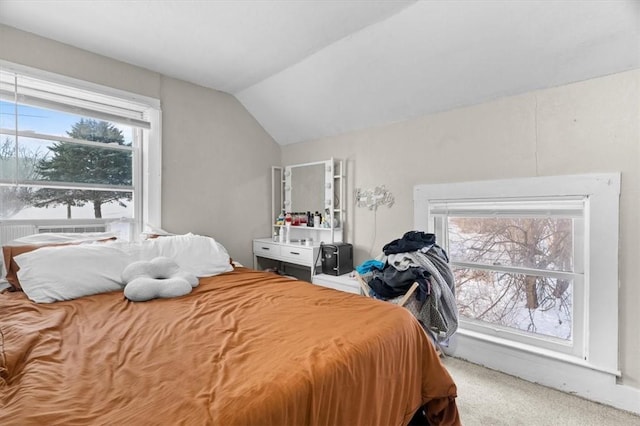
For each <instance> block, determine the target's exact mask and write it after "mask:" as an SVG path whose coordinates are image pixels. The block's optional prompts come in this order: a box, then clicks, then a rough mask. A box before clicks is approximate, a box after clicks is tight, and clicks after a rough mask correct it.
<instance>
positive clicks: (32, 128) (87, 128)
mask: <svg viewBox="0 0 640 426" xmlns="http://www.w3.org/2000/svg"><path fill="white" fill-rule="evenodd" d="M10 106H11V113H10V115H11V116H13V114H14V112H13V104H10ZM104 123H107V124H104ZM2 127H4V126H2ZM11 128H15V126H13V127H11ZM18 130H20V131H26V132H34V133H40V134H45V135H52V136H64V137H70V138H75V139H85V140H89V141H96V142H109V143H119V144H121V145H131V144H132V141H133V128H132V127H130V126H126V125H123V124H117V123H110V122H105V121H102V120H96V119H93V118H90V117H83V116H80V115H75V114H69V113H66V112H62V111H53V110H49V109H45V108H39V107H32V106H29V105H18ZM118 131H119V132H118Z"/></svg>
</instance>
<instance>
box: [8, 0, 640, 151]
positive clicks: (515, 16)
mask: <svg viewBox="0 0 640 426" xmlns="http://www.w3.org/2000/svg"><path fill="white" fill-rule="evenodd" d="M0 23H3V24H6V25H9V26H12V27H15V28H18V29H21V30H25V31H29V32H32V33H35V34H38V35H41V36H44V37H47V38H51V39H54V40H58V41H60V42H63V43H67V44H70V45H73V46H77V47H80V48H82V49H86V50H90V51H93V52H96V53H99V54H101V55H104V56H108V57H112V58H115V59H118V60H121V61H124V62H128V63H131V64H134V65H138V66H141V67H144V68H147V69H150V70H153V71H157V72H160V73H162V74H165V75H169V76H172V77H176V78H180V79H183V80H186V81H190V82H193V83H196V84H200V85H202V86H207V87H211V88H214V89H217V90H221V91H225V92H229V93H231V94H233V95H235V96H236V97H237V98H238V99H239V100H240V102H242V103H243V104H244V105H245V107H246V108H247V110H248V111H249V112H251V114H253V115H254V117H255V118H256V119H257V120H258V121H259V122H260V123H261V124H262V125H263V127H264V128H265V129H266V131H267V132H269V133H270V134H271V136H273V138H274V139H275V140H276V141H277V142H278V143H280V144H288V143H295V142H300V141H305V140H312V139H317V138H321V137H326V136H332V135H336V134H340V133H343V132H347V131H350V130H354V129H360V128H366V127H371V126H375V125H381V124H384V123H389V122H394V121H400V120H404V119H408V118H411V117H415V116H419V115H424V114H429V113H434V112H438V111H443V110H447V109H451V108H455V107H459V106H464V105H471V104H476V103H479V102H483V101H487V100H490V99H495V98H498V97H501V96H505V95H512V94H517V93H522V92H526V91H530V90H535V89H540V88H545V87H552V86H557V85H561V84H566V83H569V82H574V81H580V80H584V79H588V78H593V77H596V76H602V75H606V74H611V73H615V72H620V71H624V70H629V69H633V68H638V67H640V0H602V1H597V0H566V1H547V0H528V1H524V0H518V1H509V0H477V1H471V0H465V1H456V0H450V1H441V0H437V1H436V0H421V1H372V0H371V1H365V0H357V1H356V0H353V1H326V0H325V1H317V0H298V1H294V0H289V1H266V0H256V1H248V0H244V1H202V0H201V1H191V0H183V1H168V0H165V1H161V0H151V1H127V2H125V1H115V0H111V1H103V0H94V1H69V0H49V1H43V0H31V1H24V0H23V1H18V0H0ZM0 42H1V41H0Z"/></svg>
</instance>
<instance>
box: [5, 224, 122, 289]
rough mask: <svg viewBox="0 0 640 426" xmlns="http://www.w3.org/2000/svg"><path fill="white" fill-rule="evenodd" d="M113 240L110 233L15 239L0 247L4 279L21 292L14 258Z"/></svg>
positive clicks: (53, 234)
mask: <svg viewBox="0 0 640 426" xmlns="http://www.w3.org/2000/svg"><path fill="white" fill-rule="evenodd" d="M115 239H116V237H115V235H114V234H113V233H112V232H87V233H75V234H74V233H42V234H33V235H27V236H25V237H21V238H17V239H15V240H12V241H11V242H9V243H8V244H7V245H5V246H3V247H2V257H3V262H4V267H5V270H6V275H5V278H6V279H7V281H8V282H9V284H11V286H12V287H13V289H14V290H18V291H19V290H22V287H21V286H20V280H19V279H18V275H17V272H18V269H19V267H18V265H17V264H16V262H15V261H14V258H15V257H16V256H18V255H20V254H22V253H28V252H30V251H33V250H37V249H39V248H42V247H58V246H65V245H70V244H82V243H93V242H97V241H112V240H115Z"/></svg>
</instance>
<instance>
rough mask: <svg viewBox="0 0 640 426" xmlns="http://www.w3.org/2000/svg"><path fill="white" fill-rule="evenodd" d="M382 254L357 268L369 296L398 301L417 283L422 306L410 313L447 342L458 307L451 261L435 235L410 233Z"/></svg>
mask: <svg viewBox="0 0 640 426" xmlns="http://www.w3.org/2000/svg"><path fill="white" fill-rule="evenodd" d="M382 251H383V255H381V256H379V257H378V258H376V259H371V260H367V261H366V262H364V263H362V264H361V265H359V266H357V267H356V271H357V272H358V274H360V275H361V276H362V277H363V278H364V279H365V281H366V282H367V284H368V285H369V287H370V288H371V294H370V296H372V297H375V298H378V299H383V300H391V299H395V298H397V297H400V296H402V295H404V294H405V293H406V292H407V291H408V290H409V289H410V288H411V286H412V285H413V283H414V282H417V283H418V289H417V291H416V292H415V299H416V301H417V302H418V303H419V304H418V308H417V309H415V308H414V309H415V310H414V309H410V310H411V311H412V312H413V314H414V315H415V316H416V318H417V319H418V320H419V321H420V322H421V323H422V325H423V327H424V328H425V329H426V330H428V331H430V332H431V334H432V336H433V337H434V338H435V339H436V341H438V342H441V343H442V342H445V341H446V340H447V339H448V338H449V337H450V336H451V335H453V333H454V332H455V331H456V329H457V328H458V308H457V306H456V299H455V282H454V277H453V272H452V271H451V268H450V267H449V258H448V256H447V253H446V252H445V251H444V250H443V249H442V248H441V247H440V246H438V245H437V244H436V236H435V235H434V234H429V233H425V232H420V231H409V232H407V233H405V234H404V235H403V236H402V238H399V239H396V240H393V241H391V242H390V243H388V244H386V245H385V246H384V247H383V249H382ZM414 306H415V305H414Z"/></svg>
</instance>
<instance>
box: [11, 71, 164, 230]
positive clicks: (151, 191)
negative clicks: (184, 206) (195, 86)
mask: <svg viewBox="0 0 640 426" xmlns="http://www.w3.org/2000/svg"><path fill="white" fill-rule="evenodd" d="M0 70H1V71H4V72H9V73H16V74H19V75H22V76H25V77H27V78H34V79H38V80H43V81H46V82H47V83H50V84H51V85H58V86H64V88H69V89H70V91H71V93H72V92H74V91H82V92H87V93H88V94H89V96H91V95H95V97H96V99H97V100H98V104H97V105H99V102H100V101H102V98H103V97H106V98H110V99H114V101H115V102H116V104H117V106H116V107H115V108H114V111H116V112H117V110H118V107H120V108H121V107H122V105H126V104H137V105H138V106H139V107H140V108H142V109H143V110H144V120H140V119H136V118H133V117H132V116H130V115H128V114H127V113H126V110H124V109H123V113H122V114H121V115H119V116H118V115H114V114H112V113H111V111H109V109H106V110H100V109H99V107H98V108H96V109H93V110H91V111H93V112H92V113H89V114H87V109H84V107H83V106H82V105H81V104H78V105H72V104H69V105H67V106H66V107H65V105H63V104H59V99H54V100H51V101H50V102H51V105H56V103H58V104H59V105H60V109H57V110H59V111H62V112H75V113H79V114H83V115H86V116H88V117H92V118H97V119H100V120H105V121H113V122H118V123H122V124H125V125H130V126H133V127H134V132H139V133H138V134H137V136H136V137H135V139H138V140H137V141H136V142H137V143H134V144H133V146H132V148H131V152H132V155H133V160H132V168H133V170H132V184H133V192H132V196H133V201H134V208H133V218H132V219H130V220H125V221H127V222H130V224H131V225H130V235H128V236H127V237H133V236H134V235H136V233H138V232H139V231H141V230H142V229H144V227H145V226H147V225H149V226H155V227H159V226H161V194H162V191H161V168H162V139H161V135H162V133H161V116H162V111H161V108H160V101H159V100H158V99H156V98H151V97H148V96H143V95H138V94H134V93H131V92H127V91H123V90H120V89H115V88H111V87H107V86H103V85H99V84H95V83H91V82H88V81H84V80H79V79H75V78H71V77H67V76H63V75H59V74H55V73H51V72H47V71H43V70H39V69H35V68H31V67H27V66H23V65H19V64H14V63H11V62H7V61H4V60H0ZM114 119H115V120H114ZM18 131H19V129H16V132H18ZM140 133H141V135H140ZM30 183H33V184H35V185H37V186H52V187H54V186H60V185H59V184H53V185H46V184H45V185H43V182H39V181H38V182H24V184H30ZM114 221H115V222H121V221H122V220H121V219H108V218H107V219H73V218H72V219H64V220H62V219H42V220H28V219H3V220H0V223H3V224H5V225H6V224H16V225H20V224H35V223H37V224H43V223H51V224H60V223H67V224H82V223H96V222H98V223H104V224H108V223H110V222H114ZM123 237H124V235H123Z"/></svg>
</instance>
